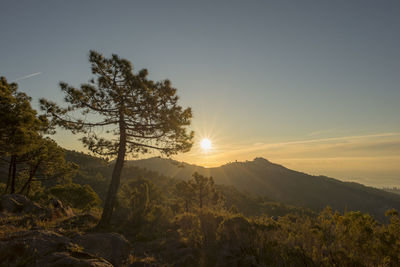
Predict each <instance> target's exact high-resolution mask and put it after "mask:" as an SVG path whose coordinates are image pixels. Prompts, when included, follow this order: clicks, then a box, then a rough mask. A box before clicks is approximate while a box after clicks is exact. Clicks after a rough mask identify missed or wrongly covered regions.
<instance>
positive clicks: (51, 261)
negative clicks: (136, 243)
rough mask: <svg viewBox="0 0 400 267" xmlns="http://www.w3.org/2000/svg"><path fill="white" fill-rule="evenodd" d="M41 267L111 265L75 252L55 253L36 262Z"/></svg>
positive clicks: (94, 266)
mask: <svg viewBox="0 0 400 267" xmlns="http://www.w3.org/2000/svg"><path fill="white" fill-rule="evenodd" d="M37 266H41V267H63V266H66V267H67V266H77V267H112V266H113V265H112V264H111V263H109V262H108V261H106V260H105V259H102V258H93V256H92V255H89V254H86V253H81V252H75V253H68V252H55V253H53V254H51V255H49V256H46V257H44V258H42V259H41V260H39V261H38V262H37Z"/></svg>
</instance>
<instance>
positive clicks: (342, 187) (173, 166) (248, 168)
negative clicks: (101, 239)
mask: <svg viewBox="0 0 400 267" xmlns="http://www.w3.org/2000/svg"><path fill="white" fill-rule="evenodd" d="M127 165H128V166H137V167H140V168H146V169H148V170H151V171H156V172H159V173H161V174H163V175H165V176H169V177H172V178H176V179H182V180H188V179H189V178H190V177H191V175H192V174H193V173H194V172H198V173H200V174H203V175H206V176H212V177H213V178H214V181H215V183H216V184H225V185H231V186H234V187H236V188H237V189H238V190H240V191H242V192H248V193H251V194H256V195H259V196H265V197H268V198H270V199H273V200H275V201H279V202H283V203H285V204H290V205H296V206H301V207H306V208H310V209H313V210H317V211H319V210H321V209H323V208H325V207H326V206H331V207H332V208H334V209H336V210H339V211H341V212H343V211H345V210H347V211H361V212H366V213H370V214H371V215H373V216H375V217H376V218H378V219H384V218H385V215H384V214H385V211H387V210H388V209H392V208H395V209H397V210H400V195H397V194H393V193H390V192H385V191H384V190H380V189H376V188H372V187H368V186H364V185H361V184H358V183H353V182H342V181H339V180H337V179H334V178H329V177H325V176H313V175H309V174H305V173H302V172H298V171H294V170H290V169H287V168H285V167H283V166H281V165H278V164H275V163H272V162H270V161H268V160H266V159H264V158H255V159H254V160H253V161H246V162H233V163H229V164H226V165H223V166H220V167H215V168H205V167H201V166H196V165H191V164H188V163H184V162H178V161H174V160H172V159H164V158H159V157H158V158H149V159H142V160H135V161H129V162H128V163H127Z"/></svg>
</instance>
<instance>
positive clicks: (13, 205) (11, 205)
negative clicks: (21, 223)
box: [0, 194, 24, 213]
mask: <svg viewBox="0 0 400 267" xmlns="http://www.w3.org/2000/svg"><path fill="white" fill-rule="evenodd" d="M0 204H1V205H0V207H1V211H4V212H10V213H16V212H21V211H22V210H23V207H24V206H23V205H22V203H20V202H18V201H17V200H16V199H15V198H14V197H13V195H9V194H7V195H3V196H2V197H1V202H0Z"/></svg>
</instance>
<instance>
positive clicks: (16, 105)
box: [0, 77, 49, 193]
mask: <svg viewBox="0 0 400 267" xmlns="http://www.w3.org/2000/svg"><path fill="white" fill-rule="evenodd" d="M30 101H31V98H30V97H29V96H27V95H26V94H25V93H22V92H18V85H17V84H16V83H8V82H7V79H6V78H5V77H1V78H0V125H1V128H0V156H1V160H2V161H3V162H6V163H7V164H8V179H7V186H6V189H5V193H7V192H8V191H10V193H15V190H16V189H15V188H16V177H17V164H19V163H21V162H20V161H19V159H18V158H19V157H20V156H21V155H23V154H26V153H28V152H30V151H32V150H34V149H35V148H36V147H37V145H38V142H37V141H38V139H40V138H41V135H42V134H43V133H45V132H46V131H48V130H49V128H48V121H47V119H46V117H45V116H38V115H37V113H36V111H35V110H34V109H33V108H32V107H31V104H30Z"/></svg>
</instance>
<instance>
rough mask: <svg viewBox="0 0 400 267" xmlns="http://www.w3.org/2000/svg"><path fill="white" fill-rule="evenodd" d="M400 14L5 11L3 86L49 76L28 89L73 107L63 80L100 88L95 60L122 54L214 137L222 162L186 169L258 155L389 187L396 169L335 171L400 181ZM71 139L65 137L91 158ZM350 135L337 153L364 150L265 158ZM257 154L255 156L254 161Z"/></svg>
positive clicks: (236, 4) (18, 4) (281, 6)
mask: <svg viewBox="0 0 400 267" xmlns="http://www.w3.org/2000/svg"><path fill="white" fill-rule="evenodd" d="M399 14H400V2H399V1H369V0H360V1H350V0H347V1H319V0H318V1H317V0H315V1H296V0H293V1H87V0H86V1H56V0H52V1H2V2H1V16H0V29H1V36H2V38H1V42H0V75H3V76H6V77H7V78H8V79H9V80H15V79H18V78H22V77H25V76H26V75H29V74H34V73H40V74H38V75H36V76H32V77H30V78H27V79H20V80H19V81H18V83H19V85H20V88H21V90H23V91H24V92H26V93H28V94H29V95H31V96H32V97H33V98H34V105H35V107H37V99H38V98H39V97H43V96H45V97H46V98H48V99H52V100H57V101H61V100H62V95H61V94H60V90H59V88H58V85H57V84H58V82H59V81H61V80H63V81H66V82H68V83H71V84H73V85H79V84H80V83H83V82H86V81H87V80H88V79H89V78H90V72H89V66H88V61H87V56H88V52H89V50H90V49H95V50H98V51H99V52H102V53H104V54H105V55H110V54H111V53H116V54H118V55H120V56H121V57H124V58H127V59H129V60H130V61H132V63H133V64H134V66H135V67H136V70H138V69H141V68H147V69H148V70H149V71H150V77H151V78H152V79H155V80H160V79H166V78H168V79H170V80H171V81H172V83H173V85H174V86H175V87H177V88H178V93H179V95H180V96H181V100H182V102H181V103H182V104H183V105H185V106H191V107H192V108H193V111H194V115H195V118H194V120H193V127H194V129H195V130H196V131H197V133H198V135H197V136H198V138H200V137H203V136H206V135H208V136H210V138H211V139H214V140H212V141H213V145H214V147H215V155H211V154H212V153H211V154H210V155H206V156H204V155H200V154H201V153H199V151H198V150H196V147H195V148H194V150H193V151H192V153H190V154H188V155H182V156H180V159H182V160H187V161H189V162H194V163H196V162H197V163H202V164H206V165H210V166H211V165H218V164H222V163H224V162H227V161H232V160H235V159H239V160H243V159H251V157H253V156H254V155H255V154H257V155H260V156H264V157H266V158H270V159H272V160H275V161H277V162H282V163H285V164H286V165H289V167H293V168H297V169H299V168H300V169H302V170H304V171H308V172H311V173H322V174H328V175H329V174H331V175H336V176H339V177H342V178H343V179H346V178H350V177H357V178H358V177H367V176H368V177H370V178H369V179H378V176H379V173H382V170H383V169H384V170H387V169H388V168H389V167H388V166H387V165H383V166H382V168H381V169H382V170H381V169H379V171H376V173H374V172H373V170H367V171H364V172H362V171H361V170H360V171H357V170H356V169H351V167H349V169H343V170H341V169H340V166H337V168H334V167H335V166H334V165H337V163H335V164H333V165H332V164H331V166H330V165H329V161H327V160H328V159H329V160H331V159H332V158H341V160H342V161H344V160H346V161H347V158H348V157H351V158H352V159H351V160H356V159H357V158H366V157H367V156H368V157H376V160H380V161H382V162H386V161H387V162H390V164H391V165H390V166H392V167H390V168H391V169H390V170H391V171H390V173H389V172H388V173H387V174H385V177H386V178H385V179H389V180H390V179H391V180H390V181H393V179H396V178H399V180H400V167H399V168H396V167H395V166H396V163H398V165H400V161H399V159H400V138H399V137H400V136H399V135H398V133H399V132H400V116H399V115H400V104H399V102H400V30H399V29H400V15H399ZM387 133H391V134H392V133H394V135H390V137H387V136H385V135H384V134H387ZM396 134H397V135H396ZM65 135H66V134H65V133H62V132H61V133H60V134H59V135H58V136H56V139H58V141H59V142H60V143H61V144H62V145H64V146H66V147H69V148H72V147H77V146H78V142H76V141H73V140H75V139H76V138H75V137H70V138H67V137H66V136H65ZM371 135H377V136H374V137H371ZM381 135H383V137H381ZM354 136H367V137H363V138H361V139H362V141H360V139H357V138H356V139H354V138H353V137H354ZM339 137H340V138H342V137H349V139H348V140H347V139H338V140H340V142H339V141H338V140H336V141H334V142H335V144H334V145H335V149H336V147H337V146H340V145H341V144H342V143H353V142H352V141H350V140H357V142H358V143H362V144H360V146H362V145H364V148H363V149H364V150H362V152H359V153H358V154H354V155H353V154H351V153H352V151H354V147H352V146H351V147H347V148H343V150H341V152H340V153H339V152H335V153H336V154H335V153H334V151H336V150H332V148H330V149H331V150H329V152H326V153H325V154H324V153H322V154H321V149H322V148H321V144H320V143H319V141H315V142H311V143H306V144H308V148H304V153H302V155H303V156H299V155H298V154H296V153H297V152H293V151H295V150H296V149H297V150H298V149H299V147H296V149H294V147H293V146H298V143H295V144H293V143H290V144H289V146H291V150H290V149H289V148H288V147H285V149H289V150H290V151H287V153H286V152H285V153H283V152H282V153H281V154H279V153H278V154H276V148H275V149H271V148H270V147H268V146H267V145H266V146H265V147H263V148H264V150H259V149H258V148H259V147H260V144H261V143H262V144H276V143H278V144H282V143H283V144H285V143H287V142H293V141H296V142H297V141H302V140H304V141H307V142H308V140H321V139H324V138H339ZM387 138H390V140H388V139H387ZM372 139H373V140H372ZM343 140H345V141H343ZM321 142H324V144H322V145H327V144H326V142H329V143H332V142H333V141H326V140H325V141H321ZM388 143H389V145H388ZM310 144H315V145H313V146H311V145H310ZM317 144H318V145H317ZM353 145H354V144H353ZM365 146H366V147H370V150H365ZM377 146H378V148H377ZM249 147H250V148H253V147H255V148H254V149H253V150H251V151H252V153H253V154H254V155H253V154H252V153H249V152H243V151H248V150H249V149H247V148H249ZM371 147H372V148H371ZM325 149H327V148H325ZM371 149H373V150H371ZM297 150H296V151H297ZM235 151H236V152H235ZM282 151H283V150H282ZM285 151H286V150H285ZM343 151H346V153H347V154H346V153H345V154H346V155H343ZM377 151H378V152H377ZM227 152H229V153H227ZM235 153H236V154H235ZM274 153H275V154H274ZM307 153H308V154H307ZM348 153H350V154H351V155H350V156H349V155H348ZM374 153H375V154H374ZM228 154H229V155H230V156H226V155H228ZM217 155H219V157H217ZM316 155H318V156H316ZM388 155H389V156H390V159H389V158H387V157H389V156H388ZM213 156H214V158H213ZM315 158H316V159H315ZM324 158H325V161H324V162H319V161H317V162H314V164H310V163H309V161H310V160H312V159H315V160H320V161H321V160H324ZM302 159H303V161H302ZM296 160H297V161H296ZM363 160H364V161H362V162H361V161H360V162H358V164H360V166H362V165H366V162H365V159H363ZM296 162H298V163H296ZM327 162H328V163H327ZM347 162H348V161H347ZM296 164H297V165H296ZM307 164H308V165H307ZM324 164H325V165H324ZM326 164H328V165H326ZM340 164H341V163H338V165H340ZM317 165H318V166H325V167H316V166H317ZM367 165H368V164H367ZM370 165H371V166H372V165H373V166H378V165H379V164H378V162H375V163H370ZM313 166H314V167H313ZM352 166H353V165H352ZM360 169H362V168H361V167H360ZM335 171H336V172H337V173H336V172H335ZM389 180H388V181H389ZM366 183H370V184H372V183H373V182H366ZM385 183H386V184H389V182H385ZM390 183H392V182H390ZM399 184H400V182H399Z"/></svg>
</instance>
